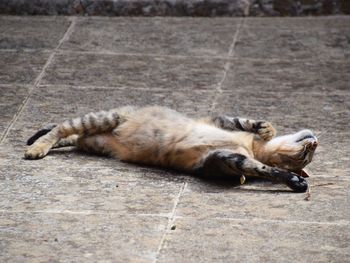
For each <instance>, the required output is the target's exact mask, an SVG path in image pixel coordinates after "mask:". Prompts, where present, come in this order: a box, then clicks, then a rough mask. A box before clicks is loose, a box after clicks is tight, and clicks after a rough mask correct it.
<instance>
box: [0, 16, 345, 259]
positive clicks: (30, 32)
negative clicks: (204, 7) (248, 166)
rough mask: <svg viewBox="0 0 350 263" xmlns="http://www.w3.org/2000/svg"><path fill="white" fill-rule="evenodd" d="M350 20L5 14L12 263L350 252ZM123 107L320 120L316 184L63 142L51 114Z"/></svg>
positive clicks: (0, 35)
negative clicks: (38, 148) (98, 152)
mask: <svg viewBox="0 0 350 263" xmlns="http://www.w3.org/2000/svg"><path fill="white" fill-rule="evenodd" d="M349 24H350V17H319V18H295V19H293V18H274V19H273V18H101V17H94V18H84V17H8V16H2V17H1V16H0V113H1V114H0V182H1V183H0V262H349V257H350V209H349V207H350V191H349V190H348V189H349V187H350V167H349V156H350V151H349V148H350V122H349V120H350V91H349V90H350V86H349V82H350V42H349V39H350V27H349ZM125 104H137V105H146V104H159V105H165V106H170V107H173V108H175V109H178V110H180V111H182V112H185V113H188V114H189V115H192V116H202V115H206V114H215V113H219V112H221V113H228V114H231V115H239V116H246V117H251V118H255V119H267V120H270V121H272V122H273V123H275V125H276V127H277V128H278V130H279V132H280V134H284V133H289V132H294V131H297V130H298V129H302V128H310V129H313V130H314V131H315V133H316V134H317V135H318V137H319V140H320V146H319V148H318V150H317V154H316V156H315V159H314V162H313V163H312V164H311V165H310V166H309V172H310V174H311V178H310V179H309V182H310V184H311V190H312V196H311V200H310V201H305V200H304V197H305V195H304V194H295V193H292V192H290V191H289V190H288V189H287V188H285V187H284V186H282V185H278V184H271V183H269V182H249V181H248V183H247V184H245V185H243V186H237V185H236V184H233V183H232V182H230V181H226V182H223V181H220V182H219V181H218V182H213V181H202V180H199V179H196V178H193V177H188V176H186V175H183V174H177V173H174V172H171V171H162V170H159V169H155V168H148V167H140V166H135V165H130V164H126V163H121V162H119V161H117V160H113V159H109V158H104V157H96V156H91V155H83V154H80V153H78V152H76V151H74V150H72V149H68V150H60V151H58V150H56V151H54V152H52V153H51V154H50V155H48V156H47V157H46V158H44V159H42V160H37V161H27V160H24V159H23V150H24V145H25V141H26V139H27V138H28V137H29V136H30V135H32V134H33V132H35V131H36V130H37V129H38V128H40V127H41V125H42V124H43V123H47V122H59V121H62V120H63V119H66V118H70V117H73V116H77V115H81V114H84V113H87V112H90V111H94V110H99V109H109V108H113V107H117V106H120V105H125Z"/></svg>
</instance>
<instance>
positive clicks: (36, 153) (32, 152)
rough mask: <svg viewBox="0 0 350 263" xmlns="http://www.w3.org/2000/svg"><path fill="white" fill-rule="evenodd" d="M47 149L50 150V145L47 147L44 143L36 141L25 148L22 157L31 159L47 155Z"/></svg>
mask: <svg viewBox="0 0 350 263" xmlns="http://www.w3.org/2000/svg"><path fill="white" fill-rule="evenodd" d="M49 150H50V147H48V146H47V145H46V144H44V143H39V144H38V143H36V144H33V145H32V146H30V147H28V148H27V150H26V151H25V152H24V158H26V159H31V160H33V159H40V158H43V157H45V155H47V153H48V152H49Z"/></svg>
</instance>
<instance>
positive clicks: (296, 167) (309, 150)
mask: <svg viewBox="0 0 350 263" xmlns="http://www.w3.org/2000/svg"><path fill="white" fill-rule="evenodd" d="M317 145H318V140H317V138H316V136H315V135H314V134H313V132H312V131H310V130H302V131H300V132H297V133H295V134H289V135H285V136H279V137H276V138H274V139H272V140H271V141H269V142H268V143H266V144H265V147H264V148H265V152H266V153H268V154H266V155H265V158H266V159H265V160H264V162H265V163H266V164H268V165H271V166H276V167H279V168H282V169H286V170H289V171H293V172H297V173H299V172H300V171H301V170H302V169H303V168H304V167H305V166H306V165H308V164H309V163H310V162H311V160H312V158H313V155H314V152H315V150H316V147H317Z"/></svg>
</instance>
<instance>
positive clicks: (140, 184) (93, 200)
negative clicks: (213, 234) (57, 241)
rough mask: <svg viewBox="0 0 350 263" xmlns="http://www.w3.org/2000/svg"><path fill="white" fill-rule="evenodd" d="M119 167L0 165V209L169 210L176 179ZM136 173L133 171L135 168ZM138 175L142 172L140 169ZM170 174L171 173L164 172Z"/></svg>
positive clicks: (120, 212)
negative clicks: (143, 173)
mask: <svg viewBox="0 0 350 263" xmlns="http://www.w3.org/2000/svg"><path fill="white" fill-rule="evenodd" d="M130 173H132V170H130V171H127V172H125V171H118V169H113V168H112V167H111V168H109V169H107V168H104V169H101V168H92V167H84V166H77V165H75V166H74V165H71V166H53V165H51V166H50V165H47V166H46V168H45V169H43V168H42V166H41V165H37V166H23V165H22V166H17V168H16V169H11V166H7V165H4V166H3V165H1V166H0V174H1V177H0V178H1V179H0V180H1V182H2V183H1V187H0V188H1V191H0V192H1V194H0V196H1V197H0V200H1V201H0V210H1V211H8V212H11V211H13V212H23V211H25V212H30V211H33V212H35V211H47V212H64V211H70V212H72V213H91V212H93V213H100V212H104V213H108V212H111V213H115V214H160V215H167V214H170V213H171V212H172V210H173V206H174V202H175V201H174V200H175V198H176V196H177V195H178V192H179V191H180V188H181V186H182V183H181V181H180V179H178V182H177V181H176V180H172V181H171V180H169V179H166V178H165V179H164V180H162V178H161V177H160V176H158V180H156V178H157V175H152V172H151V171H149V172H148V174H150V175H147V174H146V175H145V176H144V177H143V178H141V176H130ZM136 173H137V172H136ZM139 173H140V172H139ZM168 176H169V174H168Z"/></svg>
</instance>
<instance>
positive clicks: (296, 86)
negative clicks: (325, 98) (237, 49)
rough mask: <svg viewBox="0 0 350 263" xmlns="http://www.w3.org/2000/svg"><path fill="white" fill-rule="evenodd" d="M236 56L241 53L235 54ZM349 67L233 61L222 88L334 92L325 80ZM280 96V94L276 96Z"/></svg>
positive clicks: (298, 62)
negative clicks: (329, 74)
mask: <svg viewBox="0 0 350 263" xmlns="http://www.w3.org/2000/svg"><path fill="white" fill-rule="evenodd" d="M235 56H239V55H237V53H235ZM346 64H347V63H346V62H344V63H340V64H338V63H332V62H328V63H327V64H323V63H321V62H320V61H319V60H317V59H314V60H307V61H301V60H280V59H278V60H274V59H272V60H267V59H238V58H237V59H233V60H232V61H231V64H230V65H231V66H230V68H229V70H228V71H227V75H226V78H225V81H224V83H223V85H222V89H224V90H226V89H227V90H232V91H233V92H234V91H236V90H249V87H250V86H256V87H257V86H260V89H261V90H265V89H269V90H275V91H283V89H282V88H284V87H288V88H291V89H293V90H294V91H301V92H308V91H310V90H316V91H317V90H319V89H320V88H321V87H322V89H323V90H333V89H331V88H329V87H327V86H323V83H324V76H327V75H326V74H327V73H328V72H330V71H331V66H333V65H336V66H337V67H339V68H341V69H342V70H343V71H346V69H345V65H346ZM276 93H277V92H276Z"/></svg>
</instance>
